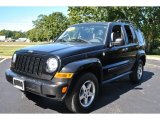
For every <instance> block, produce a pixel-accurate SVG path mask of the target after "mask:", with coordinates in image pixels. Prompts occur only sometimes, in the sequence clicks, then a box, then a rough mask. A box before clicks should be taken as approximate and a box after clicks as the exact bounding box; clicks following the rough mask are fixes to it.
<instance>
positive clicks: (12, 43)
mask: <svg viewBox="0 0 160 120" xmlns="http://www.w3.org/2000/svg"><path fill="white" fill-rule="evenodd" d="M44 43H46V42H0V46H3V45H24V46H28V45H37V44H44Z"/></svg>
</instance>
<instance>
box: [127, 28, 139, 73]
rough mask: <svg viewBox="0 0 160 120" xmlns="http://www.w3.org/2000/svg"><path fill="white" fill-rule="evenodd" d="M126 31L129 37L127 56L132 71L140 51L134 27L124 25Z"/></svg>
mask: <svg viewBox="0 0 160 120" xmlns="http://www.w3.org/2000/svg"><path fill="white" fill-rule="evenodd" d="M124 29H125V34H126V37H127V38H126V46H127V48H128V51H127V56H128V60H129V70H131V69H132V67H133V65H134V63H135V61H136V55H137V50H138V49H139V45H138V39H137V36H136V34H135V30H134V28H133V26H131V25H124Z"/></svg>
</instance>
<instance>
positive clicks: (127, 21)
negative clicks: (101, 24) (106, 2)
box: [116, 19, 134, 25]
mask: <svg viewBox="0 0 160 120" xmlns="http://www.w3.org/2000/svg"><path fill="white" fill-rule="evenodd" d="M116 22H125V23H129V24H133V25H134V22H132V21H129V20H123V19H119V20H117V21H116Z"/></svg>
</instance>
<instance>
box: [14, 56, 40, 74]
mask: <svg viewBox="0 0 160 120" xmlns="http://www.w3.org/2000/svg"><path fill="white" fill-rule="evenodd" d="M42 66H43V59H42V58H41V57H39V56H33V55H27V54H23V55H22V54H19V55H17V58H16V62H15V65H14V67H13V70H14V71H15V72H18V73H23V74H26V75H34V76H35V75H36V76H40V75H41V74H42Z"/></svg>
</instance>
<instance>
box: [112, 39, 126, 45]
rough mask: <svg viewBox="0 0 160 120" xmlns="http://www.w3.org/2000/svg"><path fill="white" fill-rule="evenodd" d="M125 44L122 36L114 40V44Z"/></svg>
mask: <svg viewBox="0 0 160 120" xmlns="http://www.w3.org/2000/svg"><path fill="white" fill-rule="evenodd" d="M122 45H124V40H123V39H122V38H117V39H116V40H115V42H112V46H122Z"/></svg>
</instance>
